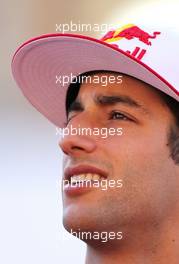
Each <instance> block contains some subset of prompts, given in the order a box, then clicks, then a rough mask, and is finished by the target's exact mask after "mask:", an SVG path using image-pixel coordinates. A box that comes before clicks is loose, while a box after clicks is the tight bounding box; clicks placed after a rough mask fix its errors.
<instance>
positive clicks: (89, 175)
mask: <svg viewBox="0 0 179 264" xmlns="http://www.w3.org/2000/svg"><path fill="white" fill-rule="evenodd" d="M64 175H65V176H64V184H63V187H64V191H65V192H67V193H68V194H76V193H83V192H86V191H89V190H90V189H93V188H92V187H91V183H93V182H100V181H102V180H104V179H106V178H107V172H105V171H103V170H101V169H99V168H96V167H92V166H88V165H79V166H76V167H68V168H66V169H65V171H64Z"/></svg>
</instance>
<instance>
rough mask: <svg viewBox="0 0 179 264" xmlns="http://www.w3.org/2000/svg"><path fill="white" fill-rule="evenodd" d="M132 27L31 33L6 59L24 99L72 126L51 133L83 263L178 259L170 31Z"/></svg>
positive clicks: (68, 222) (177, 40)
mask: <svg viewBox="0 0 179 264" xmlns="http://www.w3.org/2000/svg"><path fill="white" fill-rule="evenodd" d="M141 28H142V27H138V26H135V25H131V24H130V25H127V26H125V27H123V28H119V29H117V30H116V31H115V30H112V31H110V32H109V33H108V34H106V35H105V36H104V37H103V38H102V40H101V41H97V40H95V39H92V38H85V37H81V36H76V35H58V36H46V37H40V38H37V39H35V40H32V41H30V42H29V43H26V44H25V45H23V46H22V47H21V48H20V49H19V50H18V51H17V52H16V55H15V57H14V60H13V63H12V67H13V74H14V77H15V79H16V81H17V83H18V84H19V86H20V88H21V89H22V90H23V92H24V94H25V96H26V97H27V98H28V99H29V100H30V101H31V103H32V104H33V105H34V106H35V107H36V108H37V109H38V110H39V111H40V112H42V113H43V114H44V115H45V116H46V117H47V118H48V119H49V120H51V121H52V122H53V123H54V124H56V125H58V126H59V127H62V125H63V123H64V122H66V121H67V123H66V128H68V129H70V128H73V129H74V128H75V129H76V131H78V133H72V130H71V133H68V134H65V136H64V135H63V136H64V137H63V138H62V139H61V141H60V147H61V149H62V151H63V153H64V165H63V167H64V178H63V182H62V190H63V205H64V226H65V228H66V229H67V230H68V231H69V232H70V233H71V234H73V235H75V236H77V237H79V238H80V239H82V240H84V241H85V242H86V243H87V255H86V263H87V264H89V263H104V264H108V263H110V264H111V263H126V264H131V263H132V264H134V263H136V264H149V263H154V264H155V263H156V264H157V263H161V264H167V263H172V264H177V263H179V253H178V248H179V231H178V230H179V194H178V190H179V111H178V110H179V104H178V101H179V96H178V95H179V90H178V87H179V78H178V75H177V70H176V65H177V60H176V57H177V54H176V53H177V51H176V50H175V45H176V46H177V45H178V44H179V37H177V35H176V34H174V33H171V31H169V30H168V31H167V30H158V28H157V27H156V28H157V30H155V29H156V28H155V29H152V30H148V31H146V30H145V31H144V30H142V29H141ZM147 32H150V34H149V33H147ZM175 33H176V32H175ZM106 42H108V43H111V44H112V45H111V44H106ZM167 51H169V52H170V54H169V55H168V53H167ZM178 55H179V54H178ZM57 71H58V72H59V73H60V74H57ZM70 73H73V74H72V75H70ZM77 75H78V77H77V78H76V77H75V76H77ZM54 76H55V77H56V83H55V84H54V79H53V77H54ZM64 76H65V78H63V77H64ZM66 76H68V77H69V76H72V79H71V80H70V79H69V80H68V81H66V80H67V78H66ZM83 77H85V78H83ZM62 80H63V83H62ZM104 80H107V82H106V81H105V82H104ZM59 108H60V109H59ZM80 129H85V132H86V134H84V133H82V132H81V130H80ZM97 129H98V132H99V133H96V132H97ZM104 129H105V131H106V132H108V134H106V136H105V137H102V135H104V134H102V133H101V132H102V131H103V132H104ZM119 129H120V130H119ZM83 132H84V130H83ZM111 132H112V133H111ZM118 132H120V133H118ZM104 183H105V184H104ZM104 187H105V188H104Z"/></svg>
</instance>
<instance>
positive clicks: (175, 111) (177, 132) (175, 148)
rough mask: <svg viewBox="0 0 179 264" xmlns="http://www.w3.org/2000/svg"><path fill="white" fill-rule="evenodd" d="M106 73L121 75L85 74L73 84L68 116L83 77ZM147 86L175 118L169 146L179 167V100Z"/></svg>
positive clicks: (68, 99) (69, 92) (70, 90)
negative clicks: (155, 93)
mask: <svg viewBox="0 0 179 264" xmlns="http://www.w3.org/2000/svg"><path fill="white" fill-rule="evenodd" d="M104 72H105V73H113V74H114V73H118V74H119V72H113V71H106V70H99V71H90V72H85V73H82V74H80V75H79V76H78V77H77V80H76V81H75V82H72V83H71V84H70V85H69V87H68V91H67V95H66V113H67V115H68V111H69V108H70V105H71V104H72V102H73V101H74V100H75V99H76V97H77V95H78V92H79V89H80V86H81V83H80V80H81V77H82V76H89V75H93V74H99V73H104ZM125 75H126V74H125ZM130 77H131V76H130ZM133 78H135V77H133ZM137 80H139V79H137ZM139 81H141V80H139ZM141 82H143V83H145V82H144V81H141ZM146 84H147V83H146ZM147 85H149V86H150V87H151V88H152V89H155V91H156V92H157V93H158V94H159V96H160V97H161V99H162V101H163V102H164V104H165V105H166V107H167V108H168V109H169V111H170V112H171V113H172V115H173V116H174V120H175V123H174V124H171V126H170V128H169V133H168V142H167V146H168V147H169V149H170V156H171V158H172V159H173V161H174V162H175V164H177V165H179V102H178V101H177V100H175V99H174V98H172V97H171V96H169V95H167V94H165V93H164V92H162V91H159V90H158V89H156V88H155V87H153V86H152V85H150V84H147Z"/></svg>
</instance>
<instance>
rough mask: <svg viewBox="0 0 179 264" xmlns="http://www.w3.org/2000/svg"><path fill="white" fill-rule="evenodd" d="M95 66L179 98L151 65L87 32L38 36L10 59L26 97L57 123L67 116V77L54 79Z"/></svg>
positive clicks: (90, 69)
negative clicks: (138, 80) (137, 80)
mask: <svg viewBox="0 0 179 264" xmlns="http://www.w3.org/2000/svg"><path fill="white" fill-rule="evenodd" d="M94 70H107V71H116V72H120V73H123V74H128V75H130V76H133V77H135V78H138V79H140V80H143V81H145V82H146V83H148V84H150V85H152V86H154V87H156V88H158V89H159V90H161V91H163V92H165V93H166V94H168V95H170V96H172V97H173V98H175V99H176V100H177V101H178V100H179V99H178V92H177V90H176V89H175V88H174V87H173V86H172V85H171V84H170V83H168V82H167V80H165V79H164V78H162V76H160V75H159V74H158V73H157V72H155V71H154V70H153V69H151V68H149V67H148V66H147V65H145V64H144V63H142V62H141V61H139V60H137V59H135V58H134V57H132V56H131V55H130V54H127V53H125V52H124V51H123V50H120V49H117V48H115V47H113V46H111V45H110V44H107V43H104V42H102V41H100V40H97V39H94V38H90V37H86V36H81V35H74V34H50V35H43V36H40V37H38V38H35V39H32V40H30V41H28V42H26V43H24V44H23V45H22V46H21V47H20V48H19V49H18V50H17V51H16V53H15V55H14V57H13V61H12V72H13V76H14V78H15V80H16V82H17V84H18V86H19V87H20V88H21V90H22V92H23V94H24V95H25V97H26V98H27V99H28V100H29V101H30V103H31V104H32V105H33V106H34V107H35V108H36V109H37V110H38V111H39V112H40V113H42V114H43V115H44V116H45V117H46V118H48V119H49V120H50V121H51V122H52V123H54V124H55V125H56V126H58V127H63V126H64V122H65V120H66V112H65V101H66V92H67V89H68V86H69V83H70V80H69V82H68V83H66V84H65V85H63V84H60V82H59V81H58V80H57V79H59V77H60V76H71V74H72V75H74V76H77V75H79V74H81V73H84V72H88V71H94Z"/></svg>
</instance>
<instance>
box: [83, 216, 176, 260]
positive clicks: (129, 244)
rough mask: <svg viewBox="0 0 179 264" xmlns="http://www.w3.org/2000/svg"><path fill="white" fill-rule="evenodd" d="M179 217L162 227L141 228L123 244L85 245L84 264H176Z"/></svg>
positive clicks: (159, 225) (125, 237)
mask: <svg viewBox="0 0 179 264" xmlns="http://www.w3.org/2000/svg"><path fill="white" fill-rule="evenodd" d="M178 219H179V214H178V215H175V216H173V217H170V218H168V219H167V220H166V221H165V222H164V223H162V224H161V223H160V224H156V223H155V224H153V225H152V226H151V225H150V227H148V228H147V227H146V226H143V227H142V226H140V227H138V228H136V229H135V230H134V228H133V231H131V230H130V232H128V233H130V235H129V234H127V232H123V238H122V240H119V241H118V242H116V241H112V240H111V241H108V242H106V243H100V244H99V242H98V244H96V243H88V246H87V254H86V264H91V263H93V264H116V263H117V264H123V263H125V264H151V263H153V264H158V263H160V264H168V263H172V264H178V263H179V223H178V221H177V220H178Z"/></svg>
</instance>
